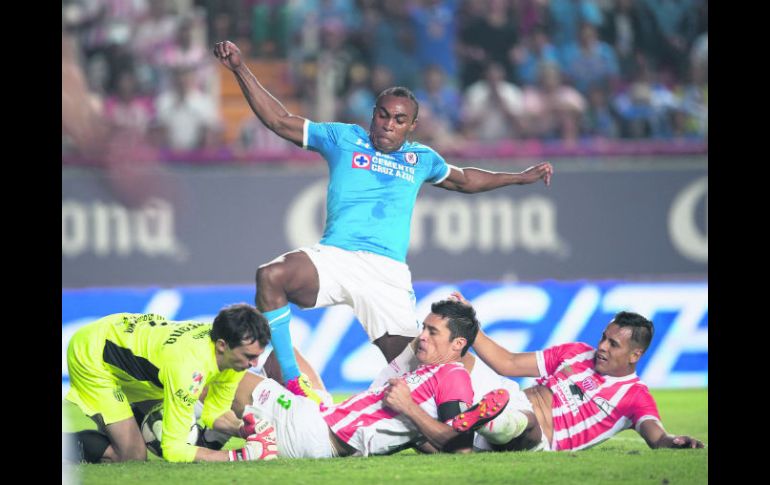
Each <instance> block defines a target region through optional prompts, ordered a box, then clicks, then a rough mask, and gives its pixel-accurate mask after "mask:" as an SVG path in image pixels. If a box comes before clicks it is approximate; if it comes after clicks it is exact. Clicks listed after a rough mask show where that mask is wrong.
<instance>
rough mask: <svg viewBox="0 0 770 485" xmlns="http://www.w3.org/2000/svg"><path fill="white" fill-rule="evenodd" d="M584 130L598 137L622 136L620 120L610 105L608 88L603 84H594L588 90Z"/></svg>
mask: <svg viewBox="0 0 770 485" xmlns="http://www.w3.org/2000/svg"><path fill="white" fill-rule="evenodd" d="M582 132H583V134H584V135H587V136H590V137H596V138H620V122H619V120H618V119H617V115H616V114H615V112H614V111H613V109H612V106H611V105H610V102H609V93H608V90H607V89H606V88H605V87H604V86H602V85H601V84H595V85H593V86H592V87H591V89H589V91H588V109H587V110H586V111H585V113H584V115H583V123H582Z"/></svg>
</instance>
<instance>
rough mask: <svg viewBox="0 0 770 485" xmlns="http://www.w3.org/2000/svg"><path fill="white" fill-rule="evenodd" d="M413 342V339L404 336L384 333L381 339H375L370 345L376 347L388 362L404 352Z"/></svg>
mask: <svg viewBox="0 0 770 485" xmlns="http://www.w3.org/2000/svg"><path fill="white" fill-rule="evenodd" d="M412 340H414V337H410V336H406V335H390V334H388V333H385V335H383V336H382V337H380V338H378V339H376V340H375V341H373V342H372V343H373V344H374V345H376V346H377V347H378V348H379V349H380V351H381V352H382V355H383V356H385V360H386V361H388V362H390V361H392V360H393V359H395V358H396V357H398V356H399V355H401V354H402V353H403V352H405V351H406V347H407V346H408V345H409V343H411V341H412Z"/></svg>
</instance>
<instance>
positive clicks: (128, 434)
mask: <svg viewBox="0 0 770 485" xmlns="http://www.w3.org/2000/svg"><path fill="white" fill-rule="evenodd" d="M92 419H94V421H97V423H98V424H100V426H99V428H100V429H102V430H103V431H104V433H105V434H106V435H107V437H108V438H109V439H110V445H111V448H112V450H109V451H110V452H114V454H115V458H114V461H133V460H139V461H146V460H147V446H146V445H145V444H144V438H142V432H141V431H139V426H137V425H136V419H135V418H134V417H133V416H131V417H130V418H127V419H123V420H120V421H117V422H114V423H110V424H105V423H104V421H103V419H102V417H101V415H96V416H93V417H92Z"/></svg>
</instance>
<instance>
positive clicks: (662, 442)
mask: <svg viewBox="0 0 770 485" xmlns="http://www.w3.org/2000/svg"><path fill="white" fill-rule="evenodd" d="M639 434H640V435H642V438H644V441H646V442H647V445H648V446H649V447H650V448H703V442H702V441H700V440H697V439H695V438H693V437H692V436H685V435H679V436H677V435H672V434H668V433H666V430H665V429H663V426H662V425H661V424H660V422H659V421H656V420H654V419H648V420H647V421H644V422H643V423H642V424H641V426H639Z"/></svg>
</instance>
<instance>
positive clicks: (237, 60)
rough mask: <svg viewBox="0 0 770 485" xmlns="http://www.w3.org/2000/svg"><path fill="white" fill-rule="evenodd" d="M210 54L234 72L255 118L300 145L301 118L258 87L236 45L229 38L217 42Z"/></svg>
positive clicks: (259, 85)
mask: <svg viewBox="0 0 770 485" xmlns="http://www.w3.org/2000/svg"><path fill="white" fill-rule="evenodd" d="M214 56H215V57H216V58H217V59H219V62H221V63H222V65H223V66H225V67H226V68H228V69H230V70H231V71H232V72H233V74H235V78H236V79H237V80H238V84H239V85H240V86H241V91H243V95H244V96H245V97H246V101H248V103H249V106H251V110H252V111H254V114H256V115H257V117H258V118H259V120H260V121H261V122H262V123H263V124H264V125H265V126H266V127H267V128H268V129H270V131H272V132H273V133H275V134H276V135H278V136H280V137H281V138H284V139H286V140H289V141H290V142H292V143H294V144H296V145H299V146H302V135H303V126H304V124H305V118H303V117H301V116H296V115H293V114H291V113H289V112H288V111H287V110H286V108H285V107H284V106H283V104H281V102H280V101H278V100H277V99H276V98H275V97H274V96H273V95H272V94H270V93H269V92H268V91H267V89H265V88H264V87H263V86H262V84H261V83H260V82H259V81H258V80H257V78H256V76H254V74H253V73H252V72H251V70H250V69H249V68H248V66H247V65H246V64H245V63H244V62H243V61H242V59H241V50H240V49H239V48H238V46H236V45H235V44H233V43H232V42H230V41H229V40H226V41H224V42H217V43H216V44H215V45H214Z"/></svg>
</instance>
